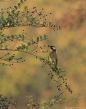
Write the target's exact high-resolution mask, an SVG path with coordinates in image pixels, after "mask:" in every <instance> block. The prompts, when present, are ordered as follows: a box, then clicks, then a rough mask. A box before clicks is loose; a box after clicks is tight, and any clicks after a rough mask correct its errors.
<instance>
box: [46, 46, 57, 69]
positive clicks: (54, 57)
mask: <svg viewBox="0 0 86 109" xmlns="http://www.w3.org/2000/svg"><path fill="white" fill-rule="evenodd" d="M48 47H50V50H51V52H50V54H49V61H50V63H51V64H53V66H54V68H55V70H58V68H57V63H58V58H57V53H56V48H55V47H54V46H50V45H48Z"/></svg>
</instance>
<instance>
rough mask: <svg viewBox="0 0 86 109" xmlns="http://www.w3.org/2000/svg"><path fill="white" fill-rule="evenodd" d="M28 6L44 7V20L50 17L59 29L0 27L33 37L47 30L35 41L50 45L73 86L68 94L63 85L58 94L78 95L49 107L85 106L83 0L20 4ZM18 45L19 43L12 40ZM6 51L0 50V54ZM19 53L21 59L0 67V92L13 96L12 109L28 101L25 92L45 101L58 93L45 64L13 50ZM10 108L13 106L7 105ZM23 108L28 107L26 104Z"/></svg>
mask: <svg viewBox="0 0 86 109" xmlns="http://www.w3.org/2000/svg"><path fill="white" fill-rule="evenodd" d="M18 2H19V1H18V0H13V1H10V2H0V8H8V7H10V6H11V7H12V6H14V5H16V4H18ZM24 6H28V9H31V8H32V7H37V10H38V11H41V10H42V8H44V10H43V13H44V14H47V13H50V12H51V13H52V14H51V15H49V14H48V16H47V18H46V19H47V21H52V22H53V23H54V24H55V25H56V28H58V27H59V26H61V30H59V29H58V30H56V31H53V30H52V29H50V28H45V27H42V28H41V27H37V28H36V27H31V26H29V27H14V28H9V29H6V30H5V31H4V34H6V35H12V34H15V33H19V32H20V31H22V30H25V32H26V33H27V36H28V38H31V37H32V38H33V39H36V37H37V36H39V35H42V36H43V35H44V34H47V35H48V36H49V37H52V38H49V39H47V40H45V41H41V42H39V46H43V45H45V48H44V49H45V50H48V51H49V48H48V45H54V46H55V47H56V49H57V54H58V60H59V62H58V65H59V66H61V68H62V69H63V70H65V71H66V78H67V83H68V84H69V86H70V88H71V89H72V90H73V93H72V94H70V93H69V92H68V90H67V89H65V87H64V85H63V87H62V92H64V93H63V94H62V97H66V98H67V99H68V100H70V99H71V98H72V97H73V96H75V95H79V97H78V99H79V100H74V101H71V102H67V103H63V104H56V105H54V106H53V107H52V109H57V108H58V109H65V107H86V0H27V1H26V2H24V4H23V5H22V6H21V8H20V9H21V10H22V9H23V7H24ZM16 46H19V44H16ZM5 53H6V51H0V55H3V54H5ZM15 54H16V55H17V56H18V57H19V56H20V57H23V59H25V60H26V61H25V62H23V63H22V62H21V63H14V65H13V66H4V67H0V94H3V96H7V97H11V96H12V97H13V98H14V99H15V100H17V107H15V109H24V108H25V107H26V105H27V103H28V99H27V98H26V97H25V95H27V94H29V95H33V98H34V99H35V100H36V102H38V103H40V102H41V101H48V100H49V99H50V98H51V97H52V95H54V94H60V92H59V91H58V89H57V87H56V86H57V84H56V83H55V82H54V81H53V80H51V79H50V77H49V76H48V73H49V71H50V68H49V66H48V65H46V66H44V67H42V65H43V63H42V62H40V61H39V60H38V59H36V58H35V57H33V56H31V55H29V54H24V53H19V52H16V53H15ZM48 55H49V52H46V53H44V54H43V53H39V56H43V57H47V56H48ZM11 108H12V109H14V107H11ZM27 109H29V108H28V107H27Z"/></svg>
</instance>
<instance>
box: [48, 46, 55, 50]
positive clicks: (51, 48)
mask: <svg viewBox="0 0 86 109" xmlns="http://www.w3.org/2000/svg"><path fill="white" fill-rule="evenodd" d="M48 47H50V50H51V51H56V48H55V47H54V46H50V45H48Z"/></svg>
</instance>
